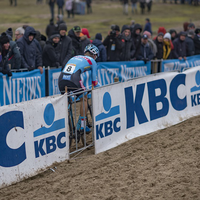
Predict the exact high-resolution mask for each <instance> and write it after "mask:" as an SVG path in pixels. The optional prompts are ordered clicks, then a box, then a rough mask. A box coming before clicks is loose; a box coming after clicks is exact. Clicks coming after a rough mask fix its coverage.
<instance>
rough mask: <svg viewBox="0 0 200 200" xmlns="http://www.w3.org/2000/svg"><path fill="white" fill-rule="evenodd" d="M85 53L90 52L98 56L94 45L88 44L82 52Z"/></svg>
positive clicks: (97, 50)
mask: <svg viewBox="0 0 200 200" xmlns="http://www.w3.org/2000/svg"><path fill="white" fill-rule="evenodd" d="M86 52H90V53H92V54H94V55H97V57H98V56H99V49H98V48H97V47H96V46H95V45H94V44H88V45H87V46H86V47H85V50H84V53H86Z"/></svg>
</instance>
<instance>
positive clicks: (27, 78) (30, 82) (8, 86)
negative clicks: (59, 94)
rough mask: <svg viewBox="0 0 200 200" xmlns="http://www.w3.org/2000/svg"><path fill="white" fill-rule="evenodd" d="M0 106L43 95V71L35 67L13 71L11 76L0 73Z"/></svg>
mask: <svg viewBox="0 0 200 200" xmlns="http://www.w3.org/2000/svg"><path fill="white" fill-rule="evenodd" d="M0 93H1V96H0V106H3V105H9V104H14V103H19V102H23V101H28V100H31V99H37V98H41V97H44V96H45V73H43V74H40V70H39V69H36V70H33V71H30V72H18V73H14V72H13V75H12V77H8V76H7V75H3V74H2V73H0Z"/></svg>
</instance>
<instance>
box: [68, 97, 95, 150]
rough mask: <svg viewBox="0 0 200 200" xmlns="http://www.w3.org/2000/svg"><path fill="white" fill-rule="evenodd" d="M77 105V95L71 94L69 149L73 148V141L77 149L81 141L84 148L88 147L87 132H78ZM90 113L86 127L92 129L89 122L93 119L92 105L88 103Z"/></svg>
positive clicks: (69, 98)
mask: <svg viewBox="0 0 200 200" xmlns="http://www.w3.org/2000/svg"><path fill="white" fill-rule="evenodd" d="M76 103H77V99H76V95H75V94H73V93H72V94H70V96H68V124H69V148H71V146H72V142H73V140H75V144H76V149H77V144H78V143H79V142H80V139H81V141H82V144H83V145H84V146H87V143H86V134H87V133H85V131H84V132H81V131H79V130H77V123H78V122H77V121H76V116H74V115H76ZM73 104H74V112H75V113H73V109H72V105H73ZM88 111H89V112H88V113H87V114H86V116H87V118H86V119H87V120H86V125H87V126H88V127H89V128H91V127H92V124H91V123H90V122H89V118H91V119H92V108H91V105H90V104H89V103H88Z"/></svg>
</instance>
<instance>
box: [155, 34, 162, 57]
mask: <svg viewBox="0 0 200 200" xmlns="http://www.w3.org/2000/svg"><path fill="white" fill-rule="evenodd" d="M163 36H164V34H163V33H162V32H160V33H158V35H157V37H156V39H155V40H154V42H155V44H156V47H157V53H156V56H155V57H156V58H157V59H162V58H163Z"/></svg>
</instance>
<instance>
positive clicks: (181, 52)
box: [173, 37, 186, 59]
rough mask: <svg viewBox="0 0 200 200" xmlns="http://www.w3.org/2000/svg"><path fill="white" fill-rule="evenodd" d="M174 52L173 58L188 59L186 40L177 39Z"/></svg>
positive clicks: (174, 42)
mask: <svg viewBox="0 0 200 200" xmlns="http://www.w3.org/2000/svg"><path fill="white" fill-rule="evenodd" d="M173 45H174V51H173V58H174V59H178V58H179V57H186V42H185V40H184V41H182V40H180V37H179V38H176V39H175V40H174V41H173Z"/></svg>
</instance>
